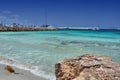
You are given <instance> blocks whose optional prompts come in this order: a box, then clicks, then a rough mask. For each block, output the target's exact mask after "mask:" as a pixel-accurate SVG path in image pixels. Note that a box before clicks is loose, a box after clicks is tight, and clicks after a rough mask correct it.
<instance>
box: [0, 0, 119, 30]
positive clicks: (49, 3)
mask: <svg viewBox="0 0 120 80" xmlns="http://www.w3.org/2000/svg"><path fill="white" fill-rule="evenodd" d="M45 10H46V11H47V17H48V24H50V25H53V26H73V27H74V26H75V27H76V26H93V27H95V26H98V25H100V27H101V28H117V27H120V0H0V21H2V22H3V23H5V24H11V23H13V22H17V23H20V24H28V25H43V24H45V17H44V13H45Z"/></svg>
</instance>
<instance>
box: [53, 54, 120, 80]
mask: <svg viewBox="0 0 120 80" xmlns="http://www.w3.org/2000/svg"><path fill="white" fill-rule="evenodd" d="M55 74H56V80H120V63H116V62H113V61H112V60H111V59H110V58H109V57H107V56H98V55H90V54H86V55H82V56H78V57H76V58H72V59H67V60H63V61H60V62H58V63H56V64H55Z"/></svg>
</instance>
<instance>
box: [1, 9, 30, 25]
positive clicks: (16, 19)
mask: <svg viewBox="0 0 120 80" xmlns="http://www.w3.org/2000/svg"><path fill="white" fill-rule="evenodd" d="M0 22H3V23H4V24H12V23H19V24H25V25H27V24H28V22H29V21H28V20H25V19H22V18H21V16H20V15H18V14H13V13H12V12H11V11H8V10H5V11H2V12H0ZM26 22H27V24H26Z"/></svg>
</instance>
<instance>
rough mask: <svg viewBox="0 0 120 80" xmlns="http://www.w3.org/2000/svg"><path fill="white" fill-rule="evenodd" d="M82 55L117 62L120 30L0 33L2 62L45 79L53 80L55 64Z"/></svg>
mask: <svg viewBox="0 0 120 80" xmlns="http://www.w3.org/2000/svg"><path fill="white" fill-rule="evenodd" d="M82 54H99V55H107V56H109V57H111V58H112V60H113V61H117V62H120V31H104V30H102V31H92V30H58V31H37V32H0V56H1V57H2V59H3V60H0V61H1V63H5V64H11V65H14V66H17V67H20V68H24V69H27V70H30V71H31V72H33V73H35V74H37V75H39V76H42V77H45V78H46V79H51V80H53V78H54V66H55V63H57V62H58V61H60V60H63V59H66V58H71V57H74V56H80V55H82Z"/></svg>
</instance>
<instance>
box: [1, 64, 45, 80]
mask: <svg viewBox="0 0 120 80" xmlns="http://www.w3.org/2000/svg"><path fill="white" fill-rule="evenodd" d="M5 66H6V65H4V64H0V80H47V79H44V78H42V77H39V76H36V75H34V74H32V73H31V72H30V71H28V70H22V69H18V68H16V67H13V66H12V68H13V69H14V70H15V72H16V73H18V74H14V73H8V72H6V71H5V70H4V67H5Z"/></svg>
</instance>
